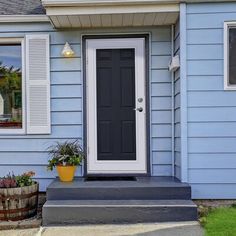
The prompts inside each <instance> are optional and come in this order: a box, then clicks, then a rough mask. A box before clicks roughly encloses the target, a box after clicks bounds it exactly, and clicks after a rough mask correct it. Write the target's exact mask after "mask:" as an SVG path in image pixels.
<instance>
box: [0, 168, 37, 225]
mask: <svg viewBox="0 0 236 236" xmlns="http://www.w3.org/2000/svg"><path fill="white" fill-rule="evenodd" d="M34 174H35V173H34V172H32V171H30V172H27V173H23V174H22V175H18V176H15V175H14V174H8V175H7V176H4V177H2V178H0V220H4V221H5V220H11V221H17V220H23V219H26V218H29V217H32V216H34V215H36V214H37V207H38V189H39V185H38V183H37V182H36V181H34V180H33V179H32V177H33V176H34Z"/></svg>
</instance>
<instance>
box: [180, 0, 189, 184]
mask: <svg viewBox="0 0 236 236" xmlns="http://www.w3.org/2000/svg"><path fill="white" fill-rule="evenodd" d="M186 18H187V12H186V4H185V3H181V4H180V91H181V92H180V115H181V127H180V133H181V144H180V145H181V181H182V182H187V183H188V112H187V107H188V100H187V86H188V85H187V59H186V55H187V25H186Z"/></svg>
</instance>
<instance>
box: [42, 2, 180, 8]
mask: <svg viewBox="0 0 236 236" xmlns="http://www.w3.org/2000/svg"><path fill="white" fill-rule="evenodd" d="M180 1H181V0H42V4H43V5H44V6H45V7H47V6H48V7H49V6H91V5H92V6H95V5H96V6H97V5H113V6H114V5H134V4H135V5H137V4H145V5H147V4H173V3H175V4H178V3H180Z"/></svg>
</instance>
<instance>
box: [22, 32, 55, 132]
mask: <svg viewBox="0 0 236 236" xmlns="http://www.w3.org/2000/svg"><path fill="white" fill-rule="evenodd" d="M25 41H26V118H27V121H26V123H27V126H26V127H27V133H28V134H50V133H51V118H50V64H49V61H50V58H49V35H45V34H42V35H26V40H25Z"/></svg>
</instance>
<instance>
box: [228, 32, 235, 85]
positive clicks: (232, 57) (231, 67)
mask: <svg viewBox="0 0 236 236" xmlns="http://www.w3.org/2000/svg"><path fill="white" fill-rule="evenodd" d="M228 82H229V85H236V28H229V81H228Z"/></svg>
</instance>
